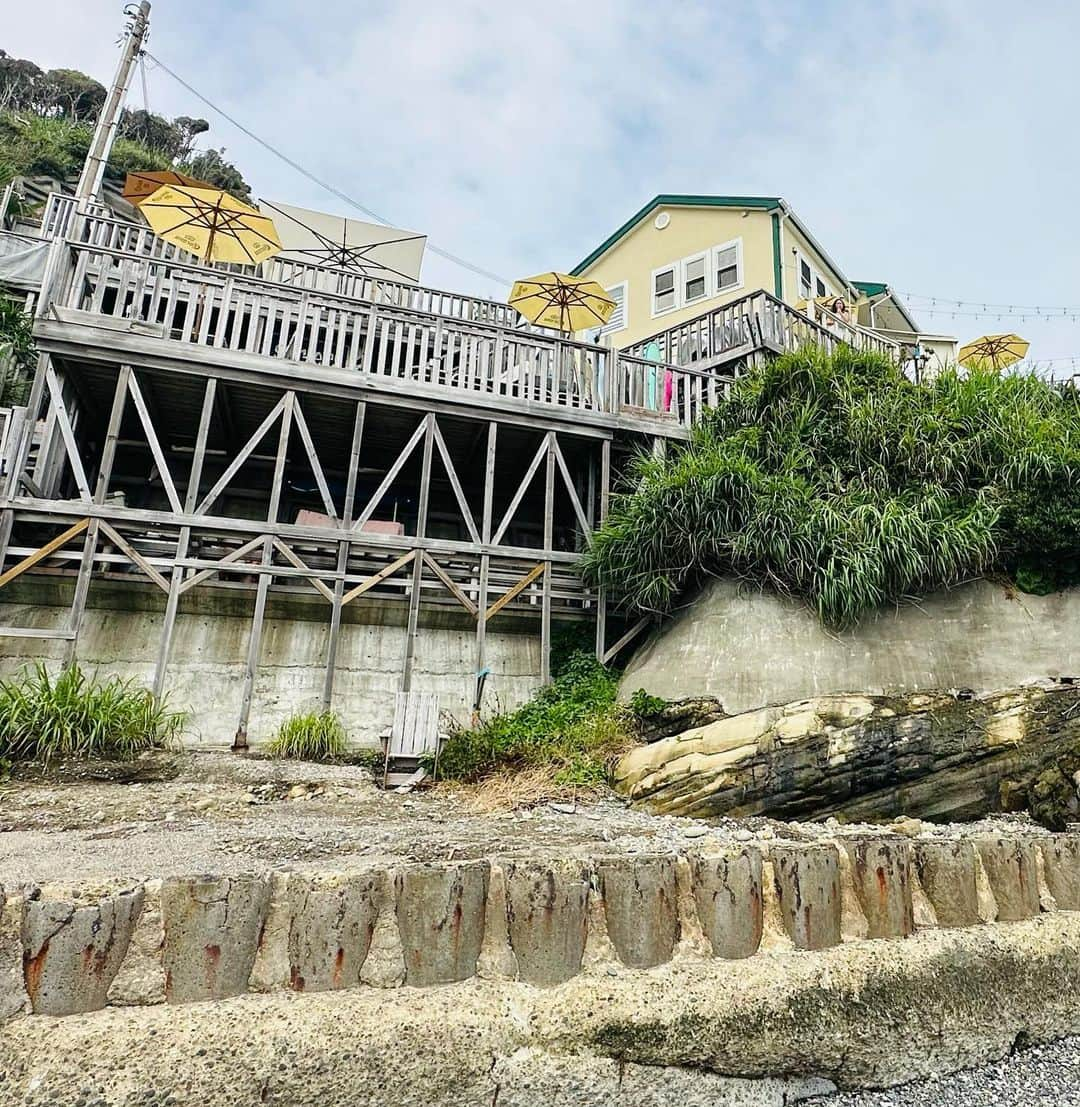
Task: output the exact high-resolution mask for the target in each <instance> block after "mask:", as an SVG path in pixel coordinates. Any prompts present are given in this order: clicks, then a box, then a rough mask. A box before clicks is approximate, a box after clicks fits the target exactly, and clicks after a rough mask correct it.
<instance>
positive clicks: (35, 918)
mask: <svg viewBox="0 0 1080 1107" xmlns="http://www.w3.org/2000/svg"><path fill="white" fill-rule="evenodd" d="M1076 911H1080V834H1068V835H1054V836H1048V835H1043V836H1030V837H1025V836H1022V835H1017V836H1015V837H1013V836H1009V837H968V838H924V839H915V840H910V839H907V838H903V837H900V836H898V835H891V834H880V835H878V834H873V835H868V834H865V833H863V834H844V833H842V832H841V833H838V835H837V837H836V838H835V839H834V840H831V841H815V842H796V841H777V840H773V841H763V842H755V841H750V842H747V843H745V844H739V845H737V846H720V845H715V846H710V847H707V848H702V849H701V850H691V851H688V852H687V853H685V854H680V853H655V854H637V855H618V856H616V855H612V856H597V857H595V858H593V859H592V860H581V859H574V860H565V861H546V860H545V861H539V860H521V859H517V858H515V859H507V860H497V859H496V860H490V861H488V860H483V861H466V862H446V863H439V864H402V865H400V866H396V867H392V868H366V869H363V868H357V869H355V870H351V871H342V872H322V871H320V872H317V873H311V872H267V873H250V874H246V875H234V876H229V877H215V876H193V877H190V878H179V879H177V878H171V879H168V880H165V881H156V880H150V881H146V882H144V883H140V884H138V885H136V886H134V887H111V888H110V887H97V888H72V887H69V886H43V887H35V886H25V887H8V888H7V889H6V891H5V890H0V1017H3V1018H10V1017H14V1016H20V1015H28V1014H33V1015H52V1016H61V1015H75V1014H80V1013H85V1012H89V1011H95V1010H100V1009H102V1008H104V1007H106V1006H131V1005H141V1006H145V1005H156V1004H161V1003H170V1004H183V1003H188V1002H193V1001H199V1000H218V999H223V998H226V997H230V996H237V995H241V994H243V993H248V992H254V993H272V992H294V993H313V992H324V991H343V990H350V989H373V988H382V989H385V988H398V987H406V988H426V987H430V986H434V985H444V984H453V983H458V982H461V981H466V980H470V979H472V978H481V979H486V980H501V981H520V982H523V983H526V984H530V985H536V986H539V987H542V988H545V987H550V986H555V985H562V984H564V983H566V982H568V981H570V980H571V979H572V978H574V977H575V976H578V975H580V974H586V975H587V974H589V973H594V972H595V971H596V970H597V969H600V970H602V971H603V972H605V973H608V974H614V975H618V974H619V973H621V971H623V970H653V969H656V968H658V967H659V966H664V965H669V964H679V963H683V962H693V961H699V962H701V961H709V960H725V961H744V960H747V959H750V960H751V961H752V960H753V959H754V958H755V957H756V956H757V955H758V954H759V953H765V952H771V951H782V950H792V951H808V952H809V951H821V950H826V949H829V948H830V947H835V946H839V945H841V944H842V943H845V942H851V941H855V940H860V939H867V938H869V939H875V940H888V939H892V940H902V939H904V938H906V937H908V936H910V935H912V934H914V933H915V932H916V931H922V930H929V929H944V928H965V927H977V926H979V925H981V924H987V923H994V922H1002V923H1005V922H1013V921H1023V920H1028V919H1032V918H1035V917H1037V916H1040V915H1046V914H1056V913H1059V912H1076Z"/></svg>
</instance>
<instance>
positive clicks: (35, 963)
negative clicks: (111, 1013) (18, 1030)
mask: <svg viewBox="0 0 1080 1107" xmlns="http://www.w3.org/2000/svg"><path fill="white" fill-rule="evenodd" d="M142 905H143V890H142V888H135V889H132V890H130V891H123V892H117V893H114V894H105V895H102V896H101V897H100V898H96V897H95V896H94V895H93V893H90V894H89V895H77V894H74V893H70V892H67V891H65V890H63V889H57V890H55V891H53V890H51V889H43V890H39V891H38V892H37V893H35V894H34V895H33V896H32V897H31V898H30V899H28V900H27V902H26V905H25V909H24V911H23V919H22V944H23V970H24V978H25V981H26V992H27V994H28V995H29V997H30V1003H31V1004H32V1006H33V1009H34V1011H35V1013H37V1014H43V1015H74V1014H79V1013H81V1012H84V1011H100V1010H101V1009H102V1008H103V1007H104V1006H105V1003H106V1000H107V998H108V993H109V986H110V985H111V984H112V982H113V977H115V976H116V974H117V972H118V970H119V968H120V963H121V962H122V961H123V959H124V955H125V953H126V952H127V948H128V943H129V942H130V941H131V933H132V930H133V929H134V927H135V921H136V919H138V917H139V913H140V911H142Z"/></svg>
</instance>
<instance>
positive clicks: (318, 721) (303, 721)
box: [267, 711, 348, 761]
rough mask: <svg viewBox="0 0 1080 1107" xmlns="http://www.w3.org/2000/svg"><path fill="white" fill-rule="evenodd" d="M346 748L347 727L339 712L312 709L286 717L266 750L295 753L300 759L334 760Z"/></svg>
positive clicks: (277, 753)
mask: <svg viewBox="0 0 1080 1107" xmlns="http://www.w3.org/2000/svg"><path fill="white" fill-rule="evenodd" d="M347 748H348V739H347V738H346V735H345V728H344V727H343V726H342V725H341V720H340V719H339V718H338V716H337V714H336V713H335V712H333V711H312V712H309V713H308V714H306V715H293V716H291V717H290V718H288V719H286V720H285V722H283V723H282V724H281V726H280V728H279V729H278V732H277V734H276V735H275V736H274V740H273V741H272V742H271V743H270V745H269V746H268V747H267V752H268V753H269V754H270V755H271V756H272V757H294V758H296V759H298V760H300V761H331V760H333V759H334V758H335V757H340V756H341V755H342V754H343V753H345V751H346V749H347Z"/></svg>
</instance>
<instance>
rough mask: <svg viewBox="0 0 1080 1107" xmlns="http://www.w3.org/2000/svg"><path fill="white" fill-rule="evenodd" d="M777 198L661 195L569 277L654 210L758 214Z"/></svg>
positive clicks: (776, 202)
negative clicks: (751, 211) (729, 210)
mask: <svg viewBox="0 0 1080 1107" xmlns="http://www.w3.org/2000/svg"><path fill="white" fill-rule="evenodd" d="M780 205H781V200H780V197H779V196H686V195H682V194H674V195H673V194H669V193H664V194H661V195H660V196H654V197H653V199H651V200H650V201H649V202H648V203H647V204H646V205H645V206H644V207H643V208H641V209H640V210H639V211H638V212H637V213H636V214H634V215H632V216H631V217H630V218H629V219H628V220H627V221H626V222H625V223H624V224H623V225H622V226H621V227H620V228H619V229H618V230H617V231H616V232H615V233H614V234H613V235H611V236H610V237H609V238H606V239H605V240H604V241H603V242H601V243H600V245H599V246H597V248H596V249H595V250H593V252H592V253H591V254H589V256H588V257H587V258H585V260H584V261H579V262H578V263H577V265H575V266H574V268H573V269H571V270H570V273H571V274H572V275H573V276H575V277H578V276H580V275H581V274H582V273H583V272H584V271H585V270H586V269H588V268H589V266H590V265H592V263H593V262H594V261H596V260H597V259H598V258H599V257H600V256H601V255H603V254H606V253H607V252H608V250H610V249H611V247H612V246H614V245H615V243H616V242H618V241H619V239H620V238H622V237H623V236H624V235H626V234H629V233H630V231H632V230H633V229H634V228H635V227H636V226H637V225H638V223H640V222H641V221H642V219H644V218H645V217H646V216H647V215H648V214H649V213H650V212H652V211H655V210H656V209H657V208H674V207H682V208H749V209H755V210H757V211H773V210H774V209H776V208H779V207H780Z"/></svg>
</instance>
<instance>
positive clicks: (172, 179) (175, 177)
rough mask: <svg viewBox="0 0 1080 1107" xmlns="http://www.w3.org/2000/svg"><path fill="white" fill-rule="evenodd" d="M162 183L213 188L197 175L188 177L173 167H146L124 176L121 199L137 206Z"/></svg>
mask: <svg viewBox="0 0 1080 1107" xmlns="http://www.w3.org/2000/svg"><path fill="white" fill-rule="evenodd" d="M162 185H182V186H184V187H185V188H213V187H214V186H213V185H212V184H209V183H208V182H206V181H200V180H199V178H198V177H189V176H188V175H187V174H186V173H178V172H177V171H176V170H175V169H146V170H142V169H140V170H138V171H137V172H135V173H129V174H128V175H127V176H126V177H125V178H124V191H123V192H121V193H120V196H121V198H122V199H124V200H127V201H128V202H129V203H131V204H134V205H135V206H136V207H138V206H139V205H140V204H141V203H142V202H143V200H145V199H147V197H149V196H152V195H153V194H154V193H155V192H157V190H158V189H159V188H161V186H162Z"/></svg>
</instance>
